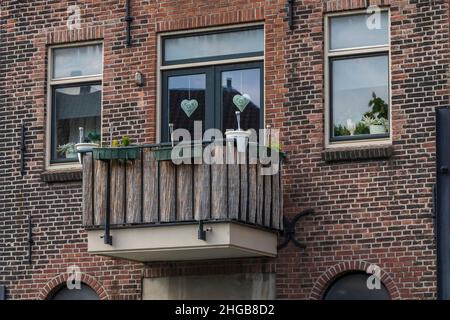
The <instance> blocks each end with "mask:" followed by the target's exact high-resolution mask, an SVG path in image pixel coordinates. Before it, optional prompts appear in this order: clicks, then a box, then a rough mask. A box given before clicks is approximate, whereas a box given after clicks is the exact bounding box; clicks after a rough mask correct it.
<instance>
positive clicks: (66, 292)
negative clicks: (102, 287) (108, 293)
mask: <svg viewBox="0 0 450 320" xmlns="http://www.w3.org/2000/svg"><path fill="white" fill-rule="evenodd" d="M47 300H100V297H99V295H98V294H97V293H96V292H95V291H94V289H92V288H91V287H89V286H88V285H86V284H84V283H82V284H81V287H80V289H76V288H75V289H69V288H68V287H67V286H66V284H65V283H64V284H62V285H61V286H59V287H57V288H56V289H55V290H53V292H52V293H50V294H49V295H48V297H47Z"/></svg>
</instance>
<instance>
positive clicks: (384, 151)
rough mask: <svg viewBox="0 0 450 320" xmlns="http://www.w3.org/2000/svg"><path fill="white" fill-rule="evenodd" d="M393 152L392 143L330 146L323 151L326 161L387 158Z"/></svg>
mask: <svg viewBox="0 0 450 320" xmlns="http://www.w3.org/2000/svg"><path fill="white" fill-rule="evenodd" d="M392 154H393V148H392V145H378V146H364V147H343V148H333V149H332V148H330V149H326V150H324V151H323V153H322V159H323V160H324V161H326V162H335V161H346V160H369V159H387V158H390V157H391V156H392Z"/></svg>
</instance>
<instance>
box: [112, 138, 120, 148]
mask: <svg viewBox="0 0 450 320" xmlns="http://www.w3.org/2000/svg"><path fill="white" fill-rule="evenodd" d="M118 146H119V140H117V139H114V140H113V141H112V143H111V147H113V148H117V147H118Z"/></svg>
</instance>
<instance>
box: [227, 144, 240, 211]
mask: <svg viewBox="0 0 450 320" xmlns="http://www.w3.org/2000/svg"><path fill="white" fill-rule="evenodd" d="M228 154H232V161H230V162H228V163H229V164H227V166H228V217H229V218H230V219H236V220H237V219H239V201H240V199H239V193H240V189H241V188H240V174H239V164H237V157H238V152H237V151H236V148H232V149H231V152H228Z"/></svg>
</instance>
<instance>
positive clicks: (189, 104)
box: [181, 99, 198, 118]
mask: <svg viewBox="0 0 450 320" xmlns="http://www.w3.org/2000/svg"><path fill="white" fill-rule="evenodd" d="M197 108H198V102H197V100H195V99H192V100H188V99H184V100H183V101H181V109H183V111H184V113H186V115H187V116H188V117H189V118H190V117H191V115H192V114H193V113H194V111H195V110H197Z"/></svg>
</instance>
